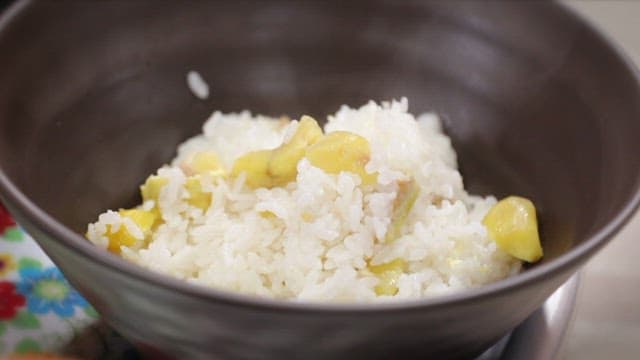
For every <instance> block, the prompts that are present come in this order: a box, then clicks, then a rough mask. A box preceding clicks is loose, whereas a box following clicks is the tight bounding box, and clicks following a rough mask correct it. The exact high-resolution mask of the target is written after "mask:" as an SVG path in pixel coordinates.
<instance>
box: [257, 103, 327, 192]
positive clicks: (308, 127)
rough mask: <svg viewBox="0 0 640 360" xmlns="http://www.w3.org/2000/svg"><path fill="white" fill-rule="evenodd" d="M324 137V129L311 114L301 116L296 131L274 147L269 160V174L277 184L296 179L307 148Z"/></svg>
mask: <svg viewBox="0 0 640 360" xmlns="http://www.w3.org/2000/svg"><path fill="white" fill-rule="evenodd" d="M321 137H322V129H321V128H320V126H319V125H318V123H317V122H316V121H315V120H314V119H313V118H312V117H310V116H307V115H304V116H303V117H302V118H300V122H299V123H298V127H297V128H296V132H295V133H294V134H293V136H292V137H291V139H290V140H289V141H288V142H287V143H284V144H282V145H280V146H279V147H278V148H276V149H273V153H272V154H271V159H270V160H269V175H270V176H271V177H272V178H273V182H274V184H275V185H276V186H279V185H285V184H287V183H289V182H291V181H294V180H295V179H296V176H297V175H298V169H297V165H298V162H299V161H300V160H301V159H302V158H303V157H304V153H305V150H306V148H307V147H308V146H309V145H312V144H315V143H316V142H317V141H318V140H319V139H320V138H321Z"/></svg>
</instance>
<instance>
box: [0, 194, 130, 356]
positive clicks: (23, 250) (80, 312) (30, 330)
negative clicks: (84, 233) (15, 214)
mask: <svg viewBox="0 0 640 360" xmlns="http://www.w3.org/2000/svg"><path fill="white" fill-rule="evenodd" d="M114 349H115V350H114ZM29 352H47V353H61V354H65V355H67V356H73V357H76V358H81V359H86V358H92V359H93V358H103V359H116V358H118V359H119V358H136V356H135V351H134V350H133V349H132V348H131V347H130V346H129V345H128V344H127V343H126V342H125V341H124V340H123V339H122V338H120V337H119V336H118V335H117V334H115V333H114V332H113V331H111V330H110V329H108V328H107V327H106V326H104V325H103V324H101V323H100V322H99V321H98V315H97V313H96V312H95V310H94V309H93V308H92V307H91V305H89V303H87V301H86V300H85V299H84V298H83V297H82V296H81V295H80V294H79V293H78V292H77V291H76V290H75V289H74V288H73V287H71V285H69V283H68V282H67V280H66V279H65V278H64V276H63V275H62V273H61V272H60V270H58V268H57V267H56V266H55V265H54V264H53V263H52V262H51V260H50V259H49V258H48V257H47V256H46V255H45V254H44V252H43V251H42V250H41V249H40V248H39V247H38V245H37V244H36V242H35V241H34V240H33V239H31V238H30V237H29V236H28V235H27V234H25V233H24V231H23V230H22V229H21V228H20V227H19V226H17V225H16V223H15V222H14V220H13V219H12V218H11V216H10V215H9V213H8V212H7V211H6V209H5V208H4V207H3V206H2V204H0V358H2V357H3V356H4V355H7V354H20V353H29ZM127 354H128V355H127Z"/></svg>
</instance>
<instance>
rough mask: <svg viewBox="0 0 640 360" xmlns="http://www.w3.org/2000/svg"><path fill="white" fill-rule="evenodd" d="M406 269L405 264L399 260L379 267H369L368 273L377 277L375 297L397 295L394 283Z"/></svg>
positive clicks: (396, 287)
mask: <svg viewBox="0 0 640 360" xmlns="http://www.w3.org/2000/svg"><path fill="white" fill-rule="evenodd" d="M406 268H407V262H406V261H404V260H403V259H399V258H398V259H395V260H392V261H389V262H388V263H384V264H380V265H369V271H371V272H372V273H373V274H374V275H376V276H377V277H378V285H376V286H375V288H374V290H375V292H376V295H390V296H391V295H395V294H397V293H398V286H396V282H397V281H398V278H399V277H400V275H402V273H404V272H405V270H406Z"/></svg>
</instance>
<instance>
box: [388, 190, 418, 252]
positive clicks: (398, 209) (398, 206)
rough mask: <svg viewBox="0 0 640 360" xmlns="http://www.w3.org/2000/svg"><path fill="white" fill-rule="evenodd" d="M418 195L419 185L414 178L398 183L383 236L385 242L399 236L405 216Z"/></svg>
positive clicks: (405, 219) (389, 241)
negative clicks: (396, 193)
mask: <svg viewBox="0 0 640 360" xmlns="http://www.w3.org/2000/svg"><path fill="white" fill-rule="evenodd" d="M418 195H420V186H419V185H418V183H416V181H415V180H414V179H411V180H410V181H408V182H402V183H400V185H399V189H398V195H397V196H396V200H395V201H394V205H393V213H392V215H391V223H390V224H389V228H387V233H386V234H385V237H384V241H385V242H386V243H391V242H394V241H395V240H396V239H397V238H399V237H400V232H401V231H402V227H403V226H404V224H405V223H406V222H407V217H408V216H409V213H410V212H411V209H412V208H413V205H414V204H415V203H416V200H417V199H418Z"/></svg>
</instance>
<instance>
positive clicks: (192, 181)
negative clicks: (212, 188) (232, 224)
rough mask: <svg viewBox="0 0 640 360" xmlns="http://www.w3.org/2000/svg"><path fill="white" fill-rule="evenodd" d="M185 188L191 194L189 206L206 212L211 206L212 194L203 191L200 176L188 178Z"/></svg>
mask: <svg viewBox="0 0 640 360" xmlns="http://www.w3.org/2000/svg"><path fill="white" fill-rule="evenodd" d="M184 188H185V189H186V190H187V192H188V193H189V199H188V200H187V202H188V203H189V205H191V206H195V207H197V208H199V209H201V210H202V211H206V210H207V209H208V208H209V206H211V201H212V194H211V193H209V192H205V191H202V184H201V183H200V176H199V175H195V176H190V177H188V178H187V181H186V182H185V184H184Z"/></svg>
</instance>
